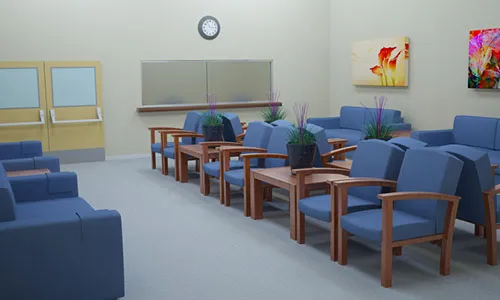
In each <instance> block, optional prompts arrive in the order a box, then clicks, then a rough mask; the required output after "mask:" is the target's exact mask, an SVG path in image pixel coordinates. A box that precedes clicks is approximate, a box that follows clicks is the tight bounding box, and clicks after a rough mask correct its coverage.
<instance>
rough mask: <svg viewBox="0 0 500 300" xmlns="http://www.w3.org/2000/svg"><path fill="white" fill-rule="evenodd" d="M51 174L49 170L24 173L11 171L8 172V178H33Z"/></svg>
mask: <svg viewBox="0 0 500 300" xmlns="http://www.w3.org/2000/svg"><path fill="white" fill-rule="evenodd" d="M46 173H50V170H49V169H34V170H24V171H11V172H7V177H21V176H32V175H41V174H46Z"/></svg>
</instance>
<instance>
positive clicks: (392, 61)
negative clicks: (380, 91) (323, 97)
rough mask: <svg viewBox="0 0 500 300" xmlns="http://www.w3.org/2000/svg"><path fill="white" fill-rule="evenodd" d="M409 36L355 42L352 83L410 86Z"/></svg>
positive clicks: (353, 47) (352, 53) (353, 46)
mask: <svg viewBox="0 0 500 300" xmlns="http://www.w3.org/2000/svg"><path fill="white" fill-rule="evenodd" d="M409 41H410V40H409V38H408V37H394V38H388V39H376V40H369V41H362V42H355V43H354V44H353V45H352V50H351V55H352V84H353V85H366V86H392V87H396V86H398V87H405V86H408V59H409V57H410V56H409V55H410V42H409Z"/></svg>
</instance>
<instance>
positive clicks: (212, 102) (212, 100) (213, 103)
mask: <svg viewBox="0 0 500 300" xmlns="http://www.w3.org/2000/svg"><path fill="white" fill-rule="evenodd" d="M207 104H208V111H209V112H210V115H211V116H212V117H214V116H215V113H216V109H217V96H216V95H215V94H214V93H208V94H207Z"/></svg>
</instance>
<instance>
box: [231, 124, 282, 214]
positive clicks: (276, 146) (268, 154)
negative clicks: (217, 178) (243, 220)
mask: <svg viewBox="0 0 500 300" xmlns="http://www.w3.org/2000/svg"><path fill="white" fill-rule="evenodd" d="M248 130H250V128H249V129H248ZM289 133H290V128H289V127H282V126H276V127H274V128H273V129H272V132H271V136H270V137H269V143H268V145H267V147H266V148H267V149H258V148H250V149H244V148H243V149H238V148H235V147H222V148H221V152H222V155H223V159H224V162H223V166H224V198H225V199H224V204H225V205H226V206H229V205H230V204H231V202H230V201H231V200H230V197H231V190H230V185H231V184H232V185H236V186H240V187H243V189H244V214H245V216H247V217H248V216H250V169H251V168H252V167H265V168H276V167H283V166H286V164H287V160H288V155H286V153H287V150H286V144H287V142H288V135H289ZM245 140H246V138H245ZM235 151H237V152H238V153H242V152H253V153H251V154H243V155H241V157H242V158H243V168H239V169H234V170H230V169H229V167H230V165H229V164H226V162H227V161H228V156H229V154H230V153H235ZM259 160H260V161H259ZM257 164H259V165H257Z"/></svg>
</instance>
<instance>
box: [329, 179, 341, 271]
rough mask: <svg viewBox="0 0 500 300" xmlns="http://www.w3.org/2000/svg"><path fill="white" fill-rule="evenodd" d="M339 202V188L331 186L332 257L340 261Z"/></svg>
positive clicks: (333, 259)
mask: <svg viewBox="0 0 500 300" xmlns="http://www.w3.org/2000/svg"><path fill="white" fill-rule="evenodd" d="M338 206H339V205H338V202H337V188H336V187H335V186H333V185H332V186H331V193H330V209H331V212H330V214H331V217H330V218H331V219H330V259H331V260H332V261H338V259H339V254H338V247H339V242H338V239H339V233H338V230H339V228H340V227H339V225H340V222H339V221H340V216H339V209H338Z"/></svg>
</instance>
